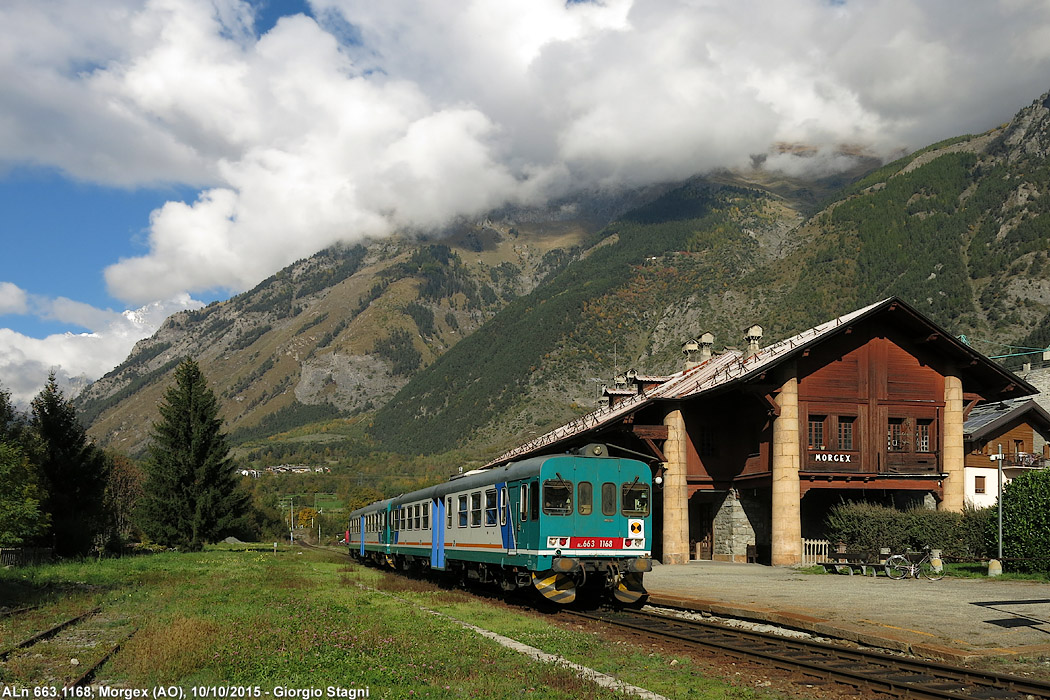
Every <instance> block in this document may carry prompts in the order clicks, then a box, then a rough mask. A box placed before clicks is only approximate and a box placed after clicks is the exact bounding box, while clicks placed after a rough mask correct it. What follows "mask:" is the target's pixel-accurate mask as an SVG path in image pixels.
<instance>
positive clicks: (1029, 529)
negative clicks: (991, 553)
mask: <svg viewBox="0 0 1050 700" xmlns="http://www.w3.org/2000/svg"><path fill="white" fill-rule="evenodd" d="M1002 499H1003V556H1004V557H1005V558H1007V559H1019V560H1020V561H1017V562H1015V563H1014V564H1012V566H1011V568H1013V569H1015V570H1017V571H1026V572H1029V573H1036V572H1047V571H1050V471H1047V470H1039V471H1032V472H1028V473H1027V474H1022V475H1020V476H1018V477H1017V478H1016V479H1014V480H1012V481H1011V482H1010V483H1009V484H1007V485H1006V486H1005V487H1004V488H1003V496H1002ZM989 520H990V528H989V529H991V530H992V532H996V530H997V522H996V519H995V518H990V519H989ZM992 541H993V542H994V541H995V536H994V535H993V537H992Z"/></svg>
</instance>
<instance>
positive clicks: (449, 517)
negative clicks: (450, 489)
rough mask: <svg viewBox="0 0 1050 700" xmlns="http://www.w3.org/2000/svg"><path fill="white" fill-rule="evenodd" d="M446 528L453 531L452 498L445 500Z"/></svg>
mask: <svg viewBox="0 0 1050 700" xmlns="http://www.w3.org/2000/svg"><path fill="white" fill-rule="evenodd" d="M445 527H447V528H448V529H450V530H451V529H452V496H449V497H448V499H446V500H445Z"/></svg>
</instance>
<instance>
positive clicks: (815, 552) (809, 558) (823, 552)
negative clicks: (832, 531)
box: [802, 539, 831, 566]
mask: <svg viewBox="0 0 1050 700" xmlns="http://www.w3.org/2000/svg"><path fill="white" fill-rule="evenodd" d="M830 553H831V542H829V541H828V540H807V539H803V540H802V565H803V566H809V565H810V564H818V563H820V562H822V561H827V560H828V555H829V554H830Z"/></svg>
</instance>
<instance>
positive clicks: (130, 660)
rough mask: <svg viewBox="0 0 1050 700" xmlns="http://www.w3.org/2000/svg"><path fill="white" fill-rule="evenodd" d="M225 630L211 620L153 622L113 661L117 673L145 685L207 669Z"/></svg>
mask: <svg viewBox="0 0 1050 700" xmlns="http://www.w3.org/2000/svg"><path fill="white" fill-rule="evenodd" d="M221 631H222V627H221V626H220V625H219V624H218V623H216V622H212V621H210V620H204V619H201V618H191V617H178V618H175V619H173V620H154V621H152V622H151V623H150V624H149V625H147V626H146V627H145V628H143V629H140V630H139V631H138V633H137V634H136V635H135V636H134V637H132V639H131V641H129V642H128V643H127V644H126V645H125V646H124V649H123V651H122V652H121V654H119V655H118V656H117V657H116V659H115V660H114V666H115V670H117V671H119V672H121V673H126V674H127V675H128V677H129V678H133V679H136V680H138V681H140V682H142V683H149V684H156V683H161V682H164V681H165V680H167V679H171V678H178V677H183V676H188V675H190V674H192V673H194V672H196V671H197V670H198V669H200V668H202V667H204V666H205V664H206V663H207V661H208V660H209V659H210V657H211V655H212V648H213V645H214V641H215V640H216V639H217V638H218V636H219V634H220V633H221Z"/></svg>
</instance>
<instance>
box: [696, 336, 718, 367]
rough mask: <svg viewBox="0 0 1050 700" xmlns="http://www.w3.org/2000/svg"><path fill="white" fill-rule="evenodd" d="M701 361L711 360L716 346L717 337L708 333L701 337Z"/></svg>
mask: <svg viewBox="0 0 1050 700" xmlns="http://www.w3.org/2000/svg"><path fill="white" fill-rule="evenodd" d="M699 343H700V361H701V362H706V361H708V360H710V359H711V354H712V349H713V348H714V346H715V336H714V334H713V333H710V332H706V333H704V334H703V335H702V336H700V340H699Z"/></svg>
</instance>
